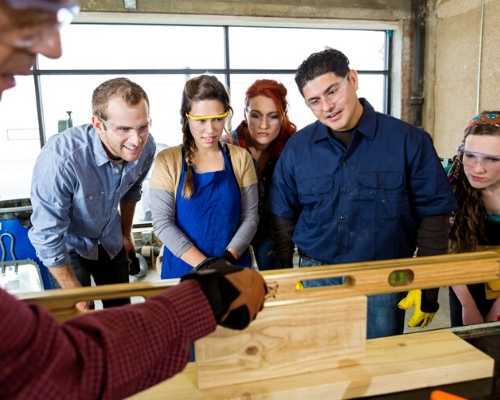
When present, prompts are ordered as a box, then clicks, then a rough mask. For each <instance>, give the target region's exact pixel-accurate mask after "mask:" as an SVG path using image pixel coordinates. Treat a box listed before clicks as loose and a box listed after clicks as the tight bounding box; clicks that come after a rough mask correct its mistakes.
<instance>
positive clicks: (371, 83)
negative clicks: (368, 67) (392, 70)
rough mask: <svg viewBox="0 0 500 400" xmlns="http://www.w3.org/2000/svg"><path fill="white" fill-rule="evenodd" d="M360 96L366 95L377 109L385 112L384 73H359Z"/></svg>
mask: <svg viewBox="0 0 500 400" xmlns="http://www.w3.org/2000/svg"><path fill="white" fill-rule="evenodd" d="M358 76H359V85H358V96H359V97H365V98H366V99H367V100H368V101H369V102H370V104H371V105H372V107H373V108H374V109H375V111H378V112H381V113H383V112H385V104H384V90H385V77H384V75H370V74H359V75H358Z"/></svg>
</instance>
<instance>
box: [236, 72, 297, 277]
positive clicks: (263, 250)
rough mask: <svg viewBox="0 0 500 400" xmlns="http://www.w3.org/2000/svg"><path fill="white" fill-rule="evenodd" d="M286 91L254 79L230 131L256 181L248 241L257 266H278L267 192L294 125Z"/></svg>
mask: <svg viewBox="0 0 500 400" xmlns="http://www.w3.org/2000/svg"><path fill="white" fill-rule="evenodd" d="M286 94H287V90H286V88H285V86H283V84H281V83H279V82H277V81H275V80H271V79H260V80H257V81H255V82H254V83H253V84H252V85H251V86H250V87H249V88H248V89H247V92H246V98H245V119H244V120H243V121H241V123H240V124H239V126H238V127H237V128H236V130H235V131H234V132H233V134H232V142H233V143H234V144H237V145H238V146H241V147H243V148H245V149H247V150H248V152H249V153H250V154H251V155H252V158H253V160H254V163H255V168H256V170H257V177H258V182H259V226H258V229H257V234H256V235H255V237H254V239H253V241H252V247H253V249H254V253H255V258H256V261H257V265H258V267H259V269H272V268H279V267H280V265H278V264H277V263H276V261H275V259H274V258H273V244H272V240H271V234H270V226H269V222H270V210H269V205H268V194H269V188H270V186H271V179H272V175H273V172H274V166H275V164H276V161H278V158H279V156H280V154H281V151H282V150H283V147H284V146H285V144H286V141H287V140H288V138H289V137H290V136H291V135H292V134H293V133H295V131H296V127H295V125H294V124H293V123H292V122H290V120H289V118H288V113H287V107H288V106H287V100H286Z"/></svg>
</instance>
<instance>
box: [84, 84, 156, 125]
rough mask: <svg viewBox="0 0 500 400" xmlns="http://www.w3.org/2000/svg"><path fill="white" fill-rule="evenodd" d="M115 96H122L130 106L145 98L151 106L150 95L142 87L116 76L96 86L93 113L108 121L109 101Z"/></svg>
mask: <svg viewBox="0 0 500 400" xmlns="http://www.w3.org/2000/svg"><path fill="white" fill-rule="evenodd" d="M114 96H118V97H120V98H121V99H122V100H123V101H125V103H127V104H128V105H130V106H135V105H137V104H139V103H140V102H141V100H143V99H144V101H145V102H146V104H147V105H148V107H149V99H148V95H147V94H146V92H145V91H144V89H143V88H142V87H140V86H139V85H138V84H137V83H135V82H132V81H131V80H129V79H127V78H114V79H109V80H107V81H105V82H103V83H101V84H100V85H99V86H97V88H95V90H94V93H93V94H92V114H93V115H95V116H96V117H98V118H101V119H103V120H104V121H106V120H107V118H108V116H107V111H108V102H109V100H110V99H111V98H112V97H114Z"/></svg>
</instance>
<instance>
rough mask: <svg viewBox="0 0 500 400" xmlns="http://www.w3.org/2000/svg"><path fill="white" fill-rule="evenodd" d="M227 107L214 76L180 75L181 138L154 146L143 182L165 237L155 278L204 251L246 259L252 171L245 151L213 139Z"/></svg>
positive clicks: (252, 225) (193, 262) (253, 202)
mask: <svg viewBox="0 0 500 400" xmlns="http://www.w3.org/2000/svg"><path fill="white" fill-rule="evenodd" d="M230 111H231V107H230V105H229V96H228V95H227V92H226V90H225V88H224V86H223V85H222V84H221V83H220V82H219V81H218V80H217V79H216V78H215V77H213V76H207V75H202V76H200V77H197V78H193V79H190V80H189V81H187V82H186V86H185V88H184V92H183V99H182V107H181V118H182V125H183V126H182V131H183V144H182V145H181V146H177V147H172V148H168V149H165V150H163V151H162V152H160V153H159V154H158V156H157V159H156V161H155V166H154V169H153V176H152V178H151V184H150V186H151V210H152V214H153V225H154V228H155V233H156V235H157V236H158V237H159V238H160V240H162V242H163V244H164V245H165V246H164V252H163V261H162V270H161V278H162V279H165V278H178V277H181V276H183V275H185V274H186V273H188V272H190V271H192V269H193V268H194V267H196V266H197V265H198V264H200V263H201V262H203V261H204V260H205V259H206V258H208V257H225V258H226V259H228V260H229V261H230V262H232V263H235V264H237V265H241V266H246V267H249V266H251V259H250V254H249V252H248V246H249V245H250V242H251V240H252V238H253V236H254V234H255V231H256V228H257V223H258V191H257V178H256V175H255V168H254V166H253V161H252V158H251V156H250V154H249V153H248V152H246V151H245V150H243V149H241V148H239V147H237V146H232V145H225V146H221V144H220V142H219V139H220V137H221V135H222V132H223V131H224V128H225V122H226V118H227V117H228V116H229V114H230Z"/></svg>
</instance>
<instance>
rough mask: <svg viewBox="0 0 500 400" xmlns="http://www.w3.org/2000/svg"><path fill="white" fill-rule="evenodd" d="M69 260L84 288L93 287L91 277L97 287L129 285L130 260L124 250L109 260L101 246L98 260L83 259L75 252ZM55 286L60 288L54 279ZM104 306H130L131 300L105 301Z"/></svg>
mask: <svg viewBox="0 0 500 400" xmlns="http://www.w3.org/2000/svg"><path fill="white" fill-rule="evenodd" d="M69 258H70V263H71V267H72V268H73V271H74V272H75V275H76V278H77V279H78V281H79V282H80V283H81V285H82V286H90V285H91V281H90V277H91V276H92V277H93V278H94V282H95V284H96V285H97V286H99V285H109V284H113V283H129V276H128V275H129V269H128V268H129V259H128V257H127V255H126V254H125V250H124V249H123V248H122V249H121V250H120V252H119V253H118V254H117V255H116V257H115V258H113V259H110V258H109V255H108V253H107V252H106V250H104V249H103V248H102V247H101V246H99V255H98V259H97V260H88V259H86V258H83V257H81V256H80V255H79V254H78V253H76V252H75V251H70V252H69ZM55 268H57V267H55ZM53 286H54V288H60V286H59V284H58V283H57V282H56V280H55V279H53ZM102 304H103V307H104V308H109V307H117V306H122V305H125V304H130V299H129V298H124V299H113V300H103V301H102Z"/></svg>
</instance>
